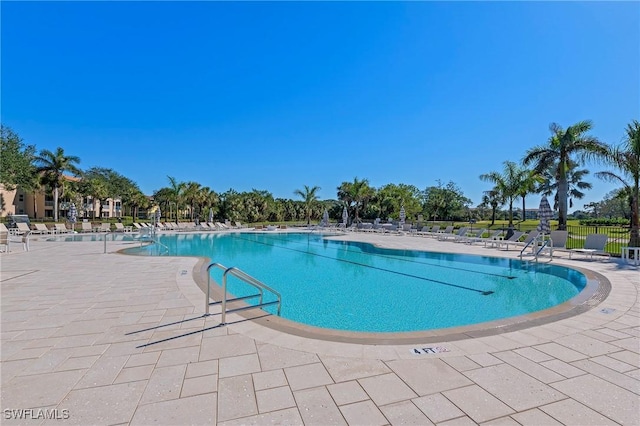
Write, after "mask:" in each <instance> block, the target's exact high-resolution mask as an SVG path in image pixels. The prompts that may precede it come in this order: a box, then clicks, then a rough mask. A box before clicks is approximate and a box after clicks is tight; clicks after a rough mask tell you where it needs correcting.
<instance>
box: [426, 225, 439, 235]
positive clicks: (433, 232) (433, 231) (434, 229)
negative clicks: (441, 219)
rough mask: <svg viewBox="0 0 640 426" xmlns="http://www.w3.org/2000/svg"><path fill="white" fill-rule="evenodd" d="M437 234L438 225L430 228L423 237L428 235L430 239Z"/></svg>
mask: <svg viewBox="0 0 640 426" xmlns="http://www.w3.org/2000/svg"><path fill="white" fill-rule="evenodd" d="M439 232H440V225H433V227H432V228H431V231H429V232H427V233H426V234H425V235H428V236H430V237H434V236H436V235H437V234H438V233H439Z"/></svg>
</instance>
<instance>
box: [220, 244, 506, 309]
mask: <svg viewBox="0 0 640 426" xmlns="http://www.w3.org/2000/svg"><path fill="white" fill-rule="evenodd" d="M229 235H232V237H233V238H237V239H240V240H244V241H248V242H250V243H254V244H262V245H265V246H270V247H275V248H281V249H284V250H290V251H295V252H298V253H304V254H308V255H311V256H318V257H323V258H325V259H330V260H335V261H338V262H344V263H350V264H352V265H357V266H362V267H364V268H371V269H376V270H378V271H384V272H389V273H391V274H397V275H402V276H405V277H409V278H415V279H418V280H423V281H429V282H433V283H437V284H442V285H446V286H450V287H456V288H460V289H463V290H469V291H475V292H476V293H480V294H481V295H483V296H488V295H490V294H493V293H494V292H493V291H491V290H478V289H477V288H471V287H465V286H462V285H458V284H452V283H448V282H445V281H438V280H432V279H430V278H425V277H419V276H417V275H412V274H407V273H405V272H399V271H393V270H391V269H386V268H380V267H378V266H370V265H365V264H364V263H359V262H354V261H352V260H344V259H336V258H334V257H331V256H325V255H323V254H318V253H311V252H309V251H305V250H298V249H294V248H291V247H284V246H279V245H275V244H269V243H265V242H261V241H255V240H249V239H247V238H242V237H238V236H237V235H233V234H229ZM418 263H419V262H418Z"/></svg>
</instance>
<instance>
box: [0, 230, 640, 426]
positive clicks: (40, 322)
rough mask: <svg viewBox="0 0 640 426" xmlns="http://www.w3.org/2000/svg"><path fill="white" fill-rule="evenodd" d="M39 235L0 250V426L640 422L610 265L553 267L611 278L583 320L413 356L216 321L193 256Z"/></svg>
mask: <svg viewBox="0 0 640 426" xmlns="http://www.w3.org/2000/svg"><path fill="white" fill-rule="evenodd" d="M344 238H345V239H352V240H353V239H358V240H361V241H369V242H373V243H376V244H380V245H384V246H385V247H389V248H409V249H413V248H417V249H424V250H433V251H443V252H454V251H460V250H464V251H465V252H468V253H475V254H483V255H492V256H507V257H515V256H516V255H517V253H518V252H517V251H514V250H512V251H509V252H505V251H498V250H495V249H486V248H483V247H479V246H468V245H460V244H454V243H451V242H440V241H436V240H434V239H431V238H421V237H411V236H389V235H375V234H365V233H355V234H347V235H346V236H345V237H344ZM43 240H44V238H38V239H35V240H33V241H32V242H31V251H29V252H24V251H22V247H21V246H20V245H18V244H13V245H11V250H12V251H11V252H9V253H2V254H1V255H0V262H1V274H2V275H1V294H0V296H1V309H2V311H1V339H2V340H1V347H0V355H1V359H2V365H1V373H2V377H1V379H2V380H1V386H2V409H3V413H2V424H82V425H90V424H91V425H93V424H169V425H175V424H222V425H234V424H303V423H304V424H310V425H311V424H320V425H329V424H331V425H333V424H353V425H377V424H380V425H383V424H421V425H430V424H442V425H448V424H504V425H518V424H522V425H546V424H549V425H552V424H567V425H571V424H573V425H587V424H597V425H601V424H602V425H605V424H625V425H638V424H640V403H639V402H640V305H639V303H638V287H639V286H640V272H639V268H638V267H634V266H631V265H628V264H625V263H622V262H620V261H619V260H616V259H614V260H612V261H610V262H603V261H600V260H593V261H589V260H583V259H579V260H575V259H574V260H569V259H568V256H567V255H561V257H560V258H555V259H554V261H553V262H554V263H557V264H562V265H568V266H578V267H581V268H584V269H589V270H593V271H595V272H598V273H600V274H603V275H604V276H606V277H607V278H608V279H609V281H610V282H611V292H610V293H609V295H608V297H607V298H606V299H605V300H604V301H603V302H602V303H601V304H600V305H598V306H596V307H594V308H593V309H591V310H589V311H587V312H584V313H582V314H579V315H577V316H573V317H570V318H565V319H562V320H560V321H556V322H552V323H549V324H544V325H539V326H535V327H530V328H524V329H520V330H517V331H512V332H508V333H502V334H497V335H488V336H485V337H477V338H473V339H461V340H454V341H444V342H441V343H429V346H443V347H446V348H447V349H448V350H449V352H446V353H441V354H422V355H416V354H414V353H412V351H411V349H412V348H414V347H416V346H417V347H420V345H421V343H424V342H420V341H416V342H414V343H413V344H402V345H376V344H355V343H340V342H332V341H326V340H316V339H311V338H308V337H301V336H296V335H291V334H287V333H283V332H281V331H277V330H274V329H270V328H266V327H264V326H262V325H259V324H256V323H255V322H253V321H242V322H234V321H235V320H234V319H239V318H240V317H235V316H233V315H231V316H230V319H231V321H230V322H231V324H230V325H228V326H225V327H219V326H218V321H219V316H218V315H212V316H209V317H206V318H204V317H202V314H203V313H204V309H203V306H204V296H203V293H202V291H201V290H200V288H198V286H197V285H196V283H195V281H194V278H193V276H192V271H193V269H194V267H195V266H196V264H197V262H198V259H194V258H177V257H162V258H160V257H142V256H128V255H123V254H120V253H116V251H118V250H121V249H123V248H126V247H131V246H132V244H137V243H132V242H124V241H114V242H111V241H109V242H108V244H107V251H108V253H106V254H105V253H103V249H104V244H103V243H102V242H99V241H98V242H51V241H43ZM21 410H22V411H21ZM50 417H54V418H50ZM34 418H35V419H34Z"/></svg>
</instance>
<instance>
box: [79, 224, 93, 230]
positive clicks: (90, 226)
mask: <svg viewBox="0 0 640 426" xmlns="http://www.w3.org/2000/svg"><path fill="white" fill-rule="evenodd" d="M81 225H82V228H81V231H82V232H93V226H92V225H91V222H82V223H81Z"/></svg>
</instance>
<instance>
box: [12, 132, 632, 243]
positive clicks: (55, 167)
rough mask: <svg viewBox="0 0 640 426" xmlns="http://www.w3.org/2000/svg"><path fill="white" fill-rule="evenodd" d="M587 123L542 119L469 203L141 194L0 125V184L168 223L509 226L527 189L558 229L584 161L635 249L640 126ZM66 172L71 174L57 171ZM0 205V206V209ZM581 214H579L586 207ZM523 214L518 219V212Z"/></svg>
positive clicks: (365, 190)
mask: <svg viewBox="0 0 640 426" xmlns="http://www.w3.org/2000/svg"><path fill="white" fill-rule="evenodd" d="M592 127H593V126H592V123H591V122H590V121H581V122H579V123H576V124H574V125H571V126H569V127H567V128H566V129H565V128H563V127H561V126H560V125H558V124H555V123H553V124H551V126H550V131H551V136H550V137H549V139H548V140H547V141H546V143H544V144H541V145H539V146H535V147H533V148H531V149H529V150H527V151H526V152H525V154H524V156H523V158H522V160H521V162H520V163H516V162H513V161H505V162H504V163H503V168H502V170H499V171H492V172H487V173H484V174H482V175H481V176H480V179H481V180H484V181H486V182H489V183H491V184H492V185H493V186H492V187H491V188H490V189H488V190H486V191H484V193H483V197H482V202H481V203H480V205H479V206H477V208H475V209H471V205H472V202H471V200H470V199H469V198H467V197H466V196H465V195H464V193H463V192H462V190H461V189H460V188H459V187H458V186H457V185H456V184H455V183H454V182H452V181H449V182H447V183H443V182H442V181H437V184H436V185H434V186H429V187H427V188H424V189H419V188H418V187H416V186H414V185H410V184H403V183H399V184H397V183H389V184H386V185H383V186H381V187H379V188H374V187H372V186H371V185H370V184H369V181H368V179H366V178H362V179H361V178H358V177H355V178H354V179H353V180H352V181H345V182H342V183H341V184H340V185H339V186H338V187H337V188H336V189H335V196H336V198H335V199H331V198H329V199H325V200H320V199H319V194H320V191H321V188H319V187H317V186H308V185H304V186H303V187H302V188H300V189H295V190H294V191H292V195H294V196H295V197H296V198H297V199H293V198H291V199H290V198H275V197H274V196H273V195H272V194H271V193H270V192H269V191H268V190H259V189H252V190H251V191H247V192H237V191H236V190H234V189H229V190H227V191H226V192H222V193H217V192H216V191H214V190H213V189H211V188H209V187H206V186H202V185H201V184H200V183H198V182H192V181H189V182H180V181H178V180H176V179H175V178H174V177H171V176H168V177H167V178H168V185H167V186H165V187H162V188H160V189H158V190H156V191H155V192H154V193H153V195H152V196H151V197H149V196H145V195H144V194H143V193H142V192H141V191H140V189H139V187H138V185H137V184H136V183H135V182H133V181H132V180H131V179H129V178H127V177H125V176H122V175H120V174H119V173H117V172H116V171H114V170H112V169H108V168H100V167H94V168H90V169H88V170H84V171H83V170H81V169H80V168H79V167H78V165H79V163H80V159H79V158H78V157H76V156H73V155H68V154H66V153H65V152H64V150H63V149H62V148H57V149H56V150H55V151H53V152H52V151H48V150H41V151H40V152H39V153H37V151H36V148H35V146H34V145H27V144H25V143H24V141H23V140H22V139H21V138H20V137H19V136H18V135H17V134H16V133H15V132H14V131H13V130H11V129H10V128H8V127H5V126H3V125H0V142H1V145H0V184H2V185H4V187H5V188H7V189H12V188H15V187H16V186H20V187H21V188H22V189H23V190H24V191H26V192H31V193H36V192H48V193H51V194H52V195H53V198H54V205H55V207H54V216H55V220H58V214H59V199H60V198H64V199H66V200H72V201H76V202H78V203H80V204H81V200H82V198H83V197H87V196H90V197H92V198H93V199H96V200H105V199H107V198H111V199H120V200H121V201H122V204H123V208H124V209H125V212H128V213H129V214H130V215H131V216H134V217H137V215H138V212H139V211H142V210H146V209H148V208H149V207H151V206H152V205H157V206H158V207H159V208H160V210H161V212H162V215H163V217H165V218H167V219H169V220H181V219H187V218H188V219H189V220H198V219H199V220H205V219H208V218H209V216H210V215H213V216H214V218H216V219H229V220H232V221H243V222H249V223H255V222H268V221H269V222H283V221H305V222H306V223H311V221H317V220H320V218H321V217H322V215H323V213H324V211H325V210H326V211H327V212H328V214H329V216H330V218H332V219H333V220H341V218H342V212H343V210H344V209H345V208H346V209H347V212H348V215H349V218H350V219H349V220H350V221H355V222H360V221H363V220H374V219H376V218H381V219H392V220H397V219H398V218H399V214H400V210H401V208H404V211H405V213H406V217H407V218H408V219H407V220H416V219H417V218H418V217H419V216H422V217H423V219H424V220H434V221H435V220H450V221H461V220H469V219H489V218H490V219H491V221H492V223H493V222H495V220H496V218H498V217H499V216H500V214H501V208H502V207H503V206H505V205H506V206H507V207H508V210H507V218H508V220H509V224H510V225H513V221H514V204H515V203H516V202H517V201H521V202H522V211H523V212H525V211H526V202H525V201H526V197H527V196H528V195H530V194H533V193H539V194H543V195H545V196H547V197H551V200H550V202H551V203H552V205H553V208H554V209H556V210H557V211H558V219H559V226H558V227H559V229H566V225H567V218H568V208H569V207H571V206H572V203H573V201H574V200H579V199H581V198H583V197H584V195H585V191H588V190H589V189H591V184H590V183H588V182H585V180H584V179H585V177H586V176H587V175H588V174H589V171H588V170H586V169H584V168H582V167H583V164H584V163H585V162H586V161H588V160H592V161H596V162H600V163H601V164H604V165H607V166H610V167H611V168H612V169H613V170H606V171H600V172H597V173H595V176H596V177H598V178H601V179H604V180H607V181H611V182H614V183H617V184H619V185H620V188H619V189H616V191H614V193H611V194H609V195H608V198H607V197H605V199H604V200H602V202H601V203H598V204H594V205H589V206H588V207H587V206H585V208H586V209H587V210H589V209H590V210H591V211H592V212H593V213H595V216H599V215H605V216H607V215H609V217H611V216H612V215H616V217H624V218H628V220H629V222H630V228H631V238H630V242H629V244H630V245H633V246H640V237H639V235H638V225H639V218H638V200H639V198H640V196H639V191H640V190H639V186H640V160H639V158H640V123H639V122H638V121H637V120H633V121H632V122H631V123H629V124H628V125H627V127H626V129H625V138H624V141H623V143H622V144H620V145H619V146H609V145H607V144H605V143H603V142H601V141H599V140H598V139H597V138H596V137H594V136H591V135H589V133H588V132H589V131H590V130H591V129H592ZM65 174H71V175H72V176H75V177H77V179H73V180H69V179H66V178H65V177H64V176H65ZM2 208H3V209H4V204H3V205H2ZM585 214H587V213H585ZM523 219H524V218H523Z"/></svg>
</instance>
